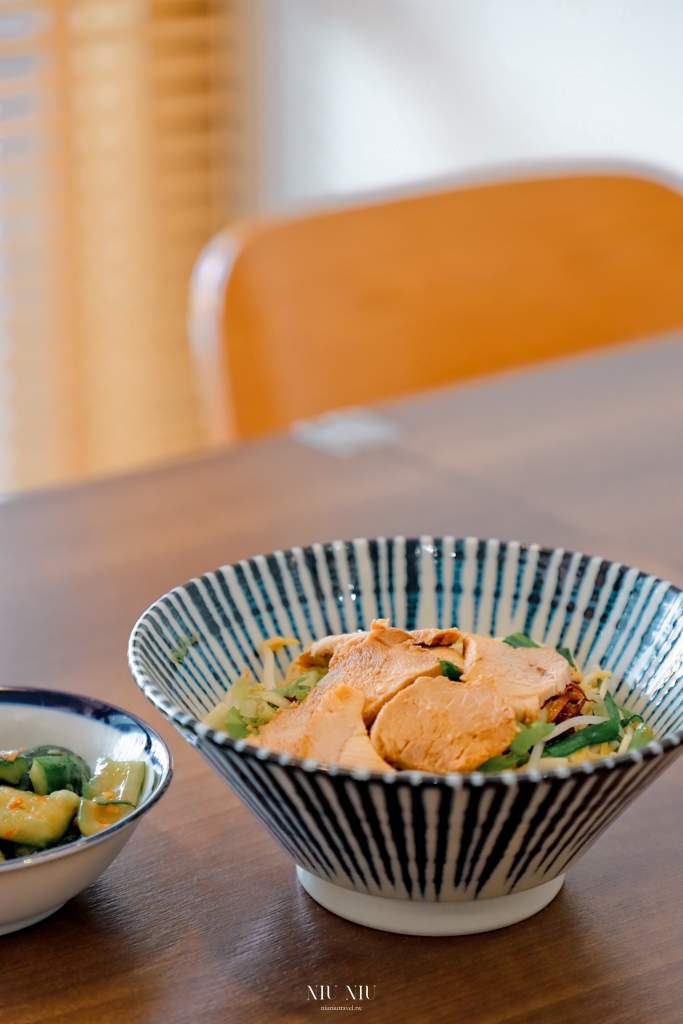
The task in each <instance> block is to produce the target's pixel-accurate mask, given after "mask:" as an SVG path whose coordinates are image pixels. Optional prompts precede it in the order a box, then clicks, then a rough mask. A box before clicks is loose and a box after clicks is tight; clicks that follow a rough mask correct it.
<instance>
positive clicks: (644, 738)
mask: <svg viewBox="0 0 683 1024" xmlns="http://www.w3.org/2000/svg"><path fill="white" fill-rule="evenodd" d="M654 738H655V734H654V733H653V731H652V729H651V728H650V726H649V725H646V724H645V722H641V723H640V724H639V725H637V726H636V727H635V729H634V730H633V736H632V737H631V742H630V743H629V745H628V749H629V750H638V749H639V748H640V747H644V746H645V744H646V743H649V742H650V740H653V739H654Z"/></svg>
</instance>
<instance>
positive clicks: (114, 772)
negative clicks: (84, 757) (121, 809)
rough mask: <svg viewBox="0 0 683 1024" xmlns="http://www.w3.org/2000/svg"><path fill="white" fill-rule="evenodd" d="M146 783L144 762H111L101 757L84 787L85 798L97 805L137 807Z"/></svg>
mask: <svg viewBox="0 0 683 1024" xmlns="http://www.w3.org/2000/svg"><path fill="white" fill-rule="evenodd" d="M144 781H145V762H144V761H110V760H109V759H108V758H106V757H101V758H99V760H98V762H97V764H96V765H95V773H94V775H93V777H92V778H91V779H90V781H89V782H86V783H85V785H84V786H83V796H84V797H85V798H86V799H87V800H95V801H96V802H97V803H125V804H132V806H133V807H137V804H138V800H139V799H140V792H141V790H142V786H143V783H144Z"/></svg>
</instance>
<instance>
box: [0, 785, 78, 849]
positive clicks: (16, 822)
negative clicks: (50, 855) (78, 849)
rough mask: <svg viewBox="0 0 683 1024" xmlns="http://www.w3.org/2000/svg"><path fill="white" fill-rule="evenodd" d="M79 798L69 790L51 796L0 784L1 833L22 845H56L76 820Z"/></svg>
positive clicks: (42, 846)
mask: <svg viewBox="0 0 683 1024" xmlns="http://www.w3.org/2000/svg"><path fill="white" fill-rule="evenodd" d="M78 804H79V799H78V797H77V796H76V794H75V793H71V792H70V791H69V790H65V789H63V790H60V791H59V792H58V793H51V794H50V795H49V796H39V795H37V794H35V793H25V792H17V790H16V789H12V788H11V787H10V786H0V836H2V838H3V839H6V840H9V841H11V842H13V843H19V844H21V845H24V844H25V845H27V846H34V847H40V848H41V849H43V848H44V847H46V846H54V844H55V843H58V842H59V840H60V839H61V838H62V836H63V835H64V833H65V832H66V831H67V829H68V828H69V825H70V824H71V822H72V821H73V816H74V813H75V811H76V809H77V807H78Z"/></svg>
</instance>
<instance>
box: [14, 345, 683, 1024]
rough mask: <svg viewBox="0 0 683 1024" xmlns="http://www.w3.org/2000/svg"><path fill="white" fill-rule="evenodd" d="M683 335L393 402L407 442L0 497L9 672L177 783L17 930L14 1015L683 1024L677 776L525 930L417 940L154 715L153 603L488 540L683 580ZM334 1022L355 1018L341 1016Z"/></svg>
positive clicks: (26, 1020)
mask: <svg viewBox="0 0 683 1024" xmlns="http://www.w3.org/2000/svg"><path fill="white" fill-rule="evenodd" d="M682 381H683V343H682V342H680V341H679V340H677V339H665V340H663V341H661V342H656V343H651V344H647V345H637V346H630V347H626V348H623V349H620V350H612V351H611V352H609V353H607V354H600V355H593V356H591V357H589V358H581V359H576V360H571V361H567V362H564V363H559V364H556V365H554V366H552V367H544V368H541V369H537V370H527V371H524V372H521V373H515V374H510V375H506V376H503V377H499V378H496V379H493V380H490V381H488V382H486V383H477V384H474V385H470V386H467V387H463V388H460V389H447V390H443V391H439V392H433V393H430V394H429V395H424V396H419V397H416V398H413V399H410V400H405V401H402V402H400V403H393V404H390V405H387V406H386V407H384V411H385V412H386V413H387V414H388V415H390V416H392V417H393V418H394V419H395V420H396V421H397V422H399V423H400V424H401V425H402V427H403V429H404V437H403V440H402V441H401V443H399V444H398V445H396V446H394V447H392V448H385V449H382V450H377V451H374V452H368V453H366V454H364V455H360V456H357V457H354V458H348V459H334V458H331V457H329V456H326V455H323V454H320V453H317V452H314V451H311V450H309V449H306V448H303V447H301V446H299V445H297V444H295V443H294V442H293V441H290V440H289V439H287V438H285V437H273V438H269V439H266V440H264V441H260V442H258V443H254V444H246V445H243V446H241V447H238V448H235V449H233V450H230V451H226V452H225V453H223V454H220V455H217V456H213V457H210V458H204V459H201V460H197V461H192V462H188V463H185V464H182V465H174V466H170V467H166V468H162V469H159V470H157V471H154V472H147V473H144V474H139V475H135V476H128V477H125V478H119V479H107V480H101V481H97V482H94V483H90V484H86V485H80V486H77V487H71V488H64V489H58V490H47V491H43V492H34V493H31V494H27V495H24V496H21V497H18V498H13V499H11V500H8V501H6V502H5V503H4V504H2V505H0V637H1V641H2V652H3V658H2V665H3V671H2V677H1V678H2V683H3V684H6V685H20V686H45V687H53V688H58V689H65V690H71V691H75V692H79V693H84V694H88V695H93V696H96V697H100V698H103V699H105V700H108V701H111V702H113V703H115V704H120V705H122V706H123V707H125V708H128V709H130V710H131V711H133V712H135V713H138V714H140V715H141V716H142V717H144V718H146V719H147V720H148V721H149V722H150V723H151V724H153V725H154V727H155V728H157V729H158V730H159V731H160V732H161V733H162V735H163V736H164V737H165V738H166V739H167V740H168V741H169V742H170V744H171V746H172V748H173V752H174V757H175V778H174V781H173V783H172V786H171V788H170V790H169V793H168V794H167V796H166V797H165V798H164V799H163V800H162V801H161V802H160V804H159V806H158V807H157V808H155V809H154V810H153V811H152V812H150V814H149V815H148V816H147V817H146V818H145V819H144V821H143V823H142V824H141V826H140V828H139V829H138V831H137V832H136V834H135V835H134V837H133V839H132V840H131V842H130V843H129V845H128V846H127V847H126V849H125V851H124V852H123V854H122V855H121V856H120V857H119V859H118V860H117V861H116V862H115V864H114V865H113V866H112V867H111V868H110V869H109V871H107V872H106V874H105V875H104V876H103V877H102V878H101V879H100V880H99V881H98V882H96V883H95V884H94V885H92V886H91V887H90V888H89V889H87V890H86V891H85V892H84V893H82V894H81V895H80V896H78V897H76V899H74V900H72V901H71V902H70V903H68V904H67V905H66V906H65V907H64V908H63V909H62V910H60V911H59V912H58V913H57V914H55V915H54V916H53V917H52V918H50V919H49V920H47V921H45V922H44V923H42V924H39V925H37V926H35V927H33V928H30V929H28V930H26V931H24V932H19V933H16V934H14V935H11V936H8V937H5V938H2V939H0V1021H2V1022H4V1021H7V1022H11V1024H37V1022H41V1024H43V1022H45V1024H47V1022H50V1024H63V1022H66V1021H69V1022H71V1021H78V1022H79V1024H91V1022H92V1024H107V1022H119V1021H120V1022H125V1024H157V1022H158V1024H176V1022H177V1024H185V1022H188V1024H190V1022H191V1024H205V1022H206V1024H208V1022H219V1021H220V1022H224V1021H230V1022H232V1021H235V1022H240V1024H241V1022H242V1021H244V1022H247V1021H248V1022H250V1024H270V1022H275V1021H282V1022H292V1024H294V1022H296V1024H299V1022H308V1021H315V1020H318V1019H320V1015H321V1012H322V1011H321V1009H320V1006H319V1004H318V1003H316V1002H315V1001H313V1000H311V999H309V998H307V997H308V996H309V992H308V986H309V985H310V986H320V985H328V984H329V985H337V986H338V992H339V1001H340V1003H342V1002H343V998H344V993H345V991H346V990H345V986H346V985H351V986H354V987H355V986H357V985H360V984H362V985H369V986H371V991H372V987H373V986H374V999H372V1000H371V1001H369V1002H366V1003H365V1004H364V1005H363V1007H362V1010H360V1011H355V1012H356V1013H357V1012H360V1013H361V1014H362V1016H361V1018H360V1019H361V1020H362V1021H377V1022H382V1024H383V1022H385V1021H387V1022H392V1024H418V1022H420V1024H421V1022H427V1021H428V1022H438V1024H441V1022H443V1024H446V1022H449V1024H452V1022H465V1024H546V1022H547V1021H549V1020H555V1021H557V1020H561V1021H562V1022H564V1024H574V1022H576V1024H579V1022H581V1024H585V1022H586V1021H591V1022H593V1024H617V1022H618V1024H643V1022H646V1024H649V1022H652V1024H669V1022H671V1024H678V1022H680V1021H681V1019H682V1018H683V1009H682V1006H683V915H682V914H681V911H680V906H681V903H682V902H683V859H682V857H681V852H680V851H681V848H682V846H683V761H679V762H677V763H676V764H675V765H674V766H673V767H672V768H671V769H670V770H669V771H668V772H666V774H665V775H664V776H663V777H662V778H661V779H660V780H658V781H657V782H656V783H655V784H654V785H653V787H652V788H651V789H650V790H648V791H647V794H646V795H645V796H644V797H641V798H640V799H639V800H638V801H636V803H635V804H634V805H632V807H631V808H630V809H629V810H628V811H627V812H626V813H625V814H624V815H623V816H622V817H621V818H620V819H619V820H618V821H617V822H616V824H614V825H613V826H612V827H611V828H610V830H609V831H608V832H607V833H606V834H605V835H604V836H602V837H601V838H600V839H599V840H598V841H597V842H596V844H595V845H594V846H593V847H592V848H591V850H590V851H589V852H588V854H587V855H586V856H585V858H584V859H583V860H582V861H581V862H580V863H579V864H578V865H577V866H576V867H574V868H573V869H572V871H571V872H570V873H569V875H568V878H567V882H566V884H565V887H564V889H563V891H562V892H561V894H560V895H559V896H558V897H557V899H556V900H555V901H554V902H553V903H552V904H551V905H550V906H549V907H548V908H547V909H546V910H544V911H543V912H541V913H540V914H539V915H537V916H536V917H534V918H532V919H531V920H529V921H526V922H524V923H522V924H519V925H516V926H514V927H512V928H508V929H505V930H502V931H500V932H493V933H490V934H487V935H481V936H475V937H469V938H452V939H433V938H410V937H404V936H398V935H387V934H383V933H380V932H375V931H371V930H368V929H365V928H362V927H359V926H356V925H353V924H350V923H348V922H346V921H343V920H340V919H338V918H336V917H334V916H332V915H331V914H329V913H327V912H326V911H325V910H323V909H321V908H320V907H319V906H317V905H316V904H315V903H314V902H313V901H312V900H311V899H310V898H309V897H308V896H307V895H306V894H305V893H304V892H303V891H302V890H301V889H300V888H299V886H298V884H297V882H296V880H295V877H294V870H293V866H292V864H291V862H290V861H289V859H288V858H287V856H286V855H285V854H284V853H282V852H281V851H280V850H279V849H278V848H277V847H276V846H275V844H274V842H273V840H272V839H271V838H270V837H269V836H268V835H267V834H266V832H265V831H264V830H263V829H262V827H261V826H260V825H259V824H258V823H257V822H256V821H255V820H254V819H253V818H252V817H251V816H250V815H249V814H248V812H247V811H246V810H244V809H243V808H242V806H241V804H240V803H239V801H238V800H237V798H236V797H235V796H233V795H232V793H231V792H230V791H229V790H228V789H227V788H226V787H225V785H224V784H223V783H222V782H220V781H219V780H218V778H217V777H216V776H214V775H213V773H212V772H211V770H210V769H209V768H208V767H207V766H205V765H204V763H203V762H202V761H201V760H200V758H199V756H198V755H197V754H196V753H195V751H194V750H193V749H192V748H191V747H190V746H189V745H188V744H186V743H185V742H184V740H183V739H182V738H181V737H180V736H178V735H177V734H175V733H174V731H173V730H172V729H171V728H170V727H169V726H168V725H167V724H166V722H165V720H164V719H162V718H161V716H160V715H158V714H157V712H156V711H155V710H154V709H153V708H152V706H151V705H150V704H148V703H147V702H146V701H145V699H144V698H143V697H142V695H141V694H140V693H139V692H138V690H137V688H136V687H135V685H134V683H133V681H132V680H131V678H130V676H129V674H128V669H127V666H126V657H125V652H126V641H127V637H128V634H129V632H130V629H131V627H132V625H133V623H134V621H135V619H136V617H137V616H138V614H139V613H140V612H141V611H142V610H143V609H144V608H145V607H146V606H147V605H148V604H149V603H150V602H151V601H152V600H154V598H156V597H157V596H159V595H160V594H161V593H162V592H163V591H165V590H167V589H168V588H169V587H171V586H173V585H174V584H176V583H180V582H183V581H184V580H186V579H187V578H188V577H190V576H192V575H194V574H197V573H201V572H203V571H204V570H207V569H212V568H215V567H216V566H218V565H219V564H221V563H224V562H229V561H233V560H235V559H237V558H240V557H245V556H250V555H253V554H256V553H258V552H266V551H270V550H272V549H274V548H277V547H284V546H288V545H291V544H295V543H301V544H305V543H310V542H312V541H316V540H329V539H332V538H336V537H353V536H359V535H366V536H373V535H377V534H382V533H384V534H392V533H406V534H411V535H415V534H420V533H442V532H450V533H455V534H463V533H472V534H479V535H481V536H489V535H492V536H499V537H501V538H505V539H511V538H517V539H519V540H522V541H540V542H543V543H548V544H562V545H564V546H566V547H571V548H580V549H582V550H584V551H587V552H590V553H592V554H603V555H605V556H609V557H613V558H619V559H621V560H622V561H624V562H626V563H628V564H637V565H640V566H641V567H642V568H644V569H648V570H651V571H655V572H658V573H660V574H664V575H666V576H667V577H668V578H670V579H672V580H673V581H674V582H677V583H678V584H681V583H683V544H681V526H682V525H683V485H682V483H681V468H680V467H681V452H682V451H683V404H682V403H681V400H680V394H681V382H682ZM337 1012H341V1011H337Z"/></svg>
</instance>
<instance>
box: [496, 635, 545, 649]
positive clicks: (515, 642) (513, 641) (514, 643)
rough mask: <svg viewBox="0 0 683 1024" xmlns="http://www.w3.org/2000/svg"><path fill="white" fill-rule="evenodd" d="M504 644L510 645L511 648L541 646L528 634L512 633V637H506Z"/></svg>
mask: <svg viewBox="0 0 683 1024" xmlns="http://www.w3.org/2000/svg"><path fill="white" fill-rule="evenodd" d="M503 643H504V644H509V646H510V647H538V646H539V645H538V644H536V643H534V641H533V640H532V639H531V637H530V636H527V635H526V633H510V636H506V637H505V639H504V640H503Z"/></svg>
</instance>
